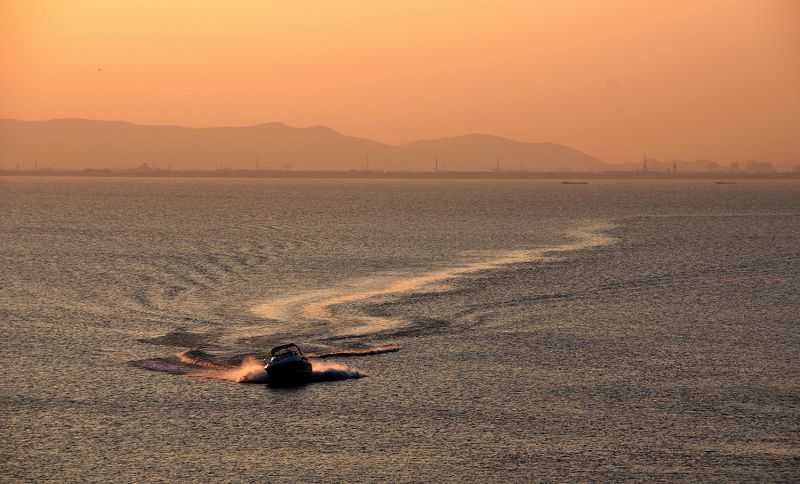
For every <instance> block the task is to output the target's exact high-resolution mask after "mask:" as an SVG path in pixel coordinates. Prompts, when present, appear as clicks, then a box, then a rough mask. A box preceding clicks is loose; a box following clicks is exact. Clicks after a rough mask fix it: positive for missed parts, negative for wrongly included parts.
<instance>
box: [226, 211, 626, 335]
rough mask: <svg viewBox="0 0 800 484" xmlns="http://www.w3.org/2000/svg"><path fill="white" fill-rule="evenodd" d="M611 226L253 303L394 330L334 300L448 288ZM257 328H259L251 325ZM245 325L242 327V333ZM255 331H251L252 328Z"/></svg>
mask: <svg viewBox="0 0 800 484" xmlns="http://www.w3.org/2000/svg"><path fill="white" fill-rule="evenodd" d="M613 227H614V226H613V225H611V224H609V223H592V224H588V225H585V226H583V227H580V228H577V229H573V230H569V231H567V235H569V236H570V237H571V238H572V239H573V240H572V241H570V242H567V243H564V244H560V245H555V246H549V247H537V248H534V249H518V250H507V251H503V252H500V253H496V254H494V255H492V256H490V257H485V256H484V257H480V256H477V257H475V256H473V257H472V258H471V259H472V260H469V261H467V262H465V263H462V264H458V265H452V266H448V267H444V268H441V269H437V270H432V271H429V272H425V273H422V274H409V275H403V274H400V275H398V274H396V273H395V274H384V275H376V276H373V277H367V278H363V279H360V280H356V281H349V282H346V283H344V284H342V285H340V286H338V287H333V288H330V289H324V290H311V291H306V292H302V293H300V294H295V295H291V296H288V297H283V298H279V299H275V300H271V301H268V302H265V303H262V304H259V305H257V306H255V307H254V308H252V312H253V313H254V314H256V315H257V316H260V317H263V318H268V319H273V320H278V321H292V322H293V323H297V322H298V321H306V322H315V323H319V322H323V323H326V330H325V332H326V336H336V337H350V336H363V335H367V334H374V333H379V332H383V331H389V330H394V329H397V328H400V327H402V326H404V325H405V324H406V323H407V322H406V321H404V320H402V319H395V318H387V317H377V316H369V315H365V314H360V315H357V316H352V315H340V314H337V313H336V312H335V308H336V307H337V306H341V305H345V304H351V303H358V302H362V301H366V300H368V299H373V298H380V297H388V296H391V295H395V294H403V293H414V292H417V293H419V292H436V291H441V290H444V289H446V288H447V286H446V282H447V281H449V280H453V279H456V278H458V277H461V276H465V275H469V274H474V273H477V272H481V271H487V270H494V269H499V268H502V267H505V266H511V265H514V264H522V263H530V262H536V261H547V260H553V259H555V258H556V257H558V256H559V255H561V254H564V253H568V252H574V251H580V250H585V249H590V248H594V247H600V246H604V245H610V244H613V243H614V242H615V241H616V239H615V238H614V237H612V236H610V235H608V234H607V233H606V232H607V231H608V230H610V229H612V228H613ZM250 329H251V330H254V331H255V332H257V331H258V328H256V327H253V328H250ZM246 333H247V328H243V329H242V330H241V334H246ZM254 334H255V333H254Z"/></svg>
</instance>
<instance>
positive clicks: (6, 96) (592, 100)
mask: <svg viewBox="0 0 800 484" xmlns="http://www.w3.org/2000/svg"><path fill="white" fill-rule="evenodd" d="M58 117H81V118H90V119H119V120H126V121H133V122H138V123H148V124H178V125H184V126H219V125H248V124H256V123H261V122H267V121H283V122H286V123H288V124H290V125H293V126H310V125H316V124H324V125H328V126H330V127H332V128H334V129H336V130H338V131H341V132H343V133H346V134H350V135H354V136H364V137H368V138H372V139H376V140H379V141H384V142H389V143H400V142H405V141H410V140H413V139H419V138H433V137H444V136H450V135H455V134H462V133H467V132H485V133H491V134H497V135H501V136H507V137H510V138H514V139H519V140H522V141H552V142H556V143H562V144H566V145H570V146H572V147H575V148H578V149H580V150H583V151H586V152H588V153H590V154H592V155H594V156H597V157H599V158H602V159H604V160H607V161H611V162H621V161H635V160H639V159H640V158H641V156H642V152H643V151H645V150H646V151H647V153H648V155H649V156H651V157H654V158H660V159H665V160H669V159H673V158H686V159H694V158H712V159H717V160H719V161H723V162H726V161H729V160H741V159H746V158H767V159H770V160H772V161H778V160H783V159H789V158H800V0H747V1H744V0H686V1H676V0H672V1H647V0H630V1H628V0H620V1H613V0H603V1H600V0H598V1H589V0H586V1H577V0H574V1H573V0H553V1H535V0H528V1H511V0H487V1H482V0H481V1H479V0H472V1H469V0H458V1H455V0H454V1H450V0H445V1H437V0H422V1H417V0H402V1H397V2H390V1H376V0H365V1H354V0H350V1H332V0H318V1H307V0H286V1H270V0H253V1H213V2H212V1H203V0H186V1H176V0H171V1H165V0H136V1H123V0H96V1H88V0H63V1H62V0H41V1H39V0H19V1H17V0H0V118H20V119H49V118H58Z"/></svg>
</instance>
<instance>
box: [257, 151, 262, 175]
mask: <svg viewBox="0 0 800 484" xmlns="http://www.w3.org/2000/svg"><path fill="white" fill-rule="evenodd" d="M260 162H261V153H256V171H258V165H259V164H260Z"/></svg>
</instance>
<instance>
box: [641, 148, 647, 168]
mask: <svg viewBox="0 0 800 484" xmlns="http://www.w3.org/2000/svg"><path fill="white" fill-rule="evenodd" d="M642 173H647V153H645V154H644V158H642Z"/></svg>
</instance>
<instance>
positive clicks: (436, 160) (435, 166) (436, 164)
mask: <svg viewBox="0 0 800 484" xmlns="http://www.w3.org/2000/svg"><path fill="white" fill-rule="evenodd" d="M433 172H434V173H439V155H435V156H434V160H433Z"/></svg>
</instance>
